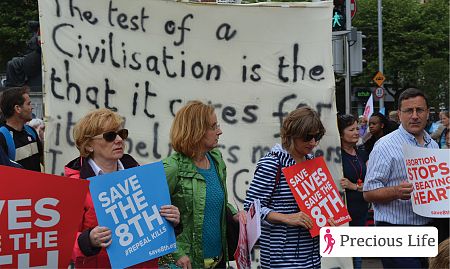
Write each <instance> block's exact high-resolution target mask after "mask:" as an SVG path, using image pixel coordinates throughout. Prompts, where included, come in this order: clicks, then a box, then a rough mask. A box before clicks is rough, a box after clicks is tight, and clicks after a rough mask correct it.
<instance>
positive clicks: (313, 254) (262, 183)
mask: <svg viewBox="0 0 450 269" xmlns="http://www.w3.org/2000/svg"><path fill="white" fill-rule="evenodd" d="M294 164H295V161H294V159H293V158H292V157H291V156H290V155H289V153H287V152H286V151H285V150H284V149H283V148H282V147H281V145H279V144H277V145H275V146H274V147H273V148H272V150H271V152H270V153H268V154H267V155H266V156H264V157H263V158H261V159H260V160H259V161H258V164H257V166H256V171H255V174H254V177H253V180H252V182H251V184H250V187H249V189H248V191H247V197H246V199H245V203H244V208H245V210H248V209H249V206H250V203H251V202H252V201H253V200H254V199H259V200H260V202H261V237H260V239H259V242H260V247H261V268H320V254H319V237H315V238H312V237H311V234H310V233H309V230H307V229H304V228H302V227H292V226H287V225H286V224H272V223H269V222H268V221H266V220H265V219H266V217H267V215H268V214H269V213H270V212H272V211H274V212H278V213H283V214H292V213H297V212H299V211H300V210H299V208H298V206H297V203H296V201H295V198H294V196H293V195H292V193H291V190H290V188H289V185H288V184H287V182H286V178H285V177H284V175H283V173H281V174H280V179H279V182H278V183H277V184H275V178H276V175H277V171H278V167H280V166H281V167H288V166H291V165H294Z"/></svg>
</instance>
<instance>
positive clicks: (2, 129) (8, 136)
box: [0, 126, 16, 161]
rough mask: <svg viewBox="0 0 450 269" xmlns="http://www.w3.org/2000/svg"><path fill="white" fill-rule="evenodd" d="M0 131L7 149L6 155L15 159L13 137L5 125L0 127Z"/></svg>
mask: <svg viewBox="0 0 450 269" xmlns="http://www.w3.org/2000/svg"><path fill="white" fill-rule="evenodd" d="M0 133H2V134H3V136H4V137H5V141H6V147H7V149H8V152H7V153H8V157H9V158H10V159H11V160H13V161H14V160H15V159H16V145H15V144H14V139H13V137H12V135H11V133H10V132H9V130H8V128H6V127H5V126H2V127H0Z"/></svg>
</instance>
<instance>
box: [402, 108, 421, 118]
mask: <svg viewBox="0 0 450 269" xmlns="http://www.w3.org/2000/svg"><path fill="white" fill-rule="evenodd" d="M414 110H415V111H416V114H417V115H418V116H421V115H423V113H425V111H427V110H426V109H423V108H420V107H417V108H407V109H404V110H400V111H401V112H402V113H405V114H406V115H408V116H412V114H413V113H414Z"/></svg>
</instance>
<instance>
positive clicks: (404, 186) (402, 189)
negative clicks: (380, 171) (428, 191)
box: [394, 181, 413, 200]
mask: <svg viewBox="0 0 450 269" xmlns="http://www.w3.org/2000/svg"><path fill="white" fill-rule="evenodd" d="M394 191H395V194H396V197H398V199H402V200H409V199H411V193H412V191H413V185H412V184H411V183H408V182H406V181H403V182H402V183H400V184H399V185H397V186H395V187H394Z"/></svg>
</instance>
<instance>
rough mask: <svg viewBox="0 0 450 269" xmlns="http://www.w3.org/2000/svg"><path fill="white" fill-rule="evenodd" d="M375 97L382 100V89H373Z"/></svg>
mask: <svg viewBox="0 0 450 269" xmlns="http://www.w3.org/2000/svg"><path fill="white" fill-rule="evenodd" d="M375 96H376V97H378V98H383V96H384V89H383V88H382V87H378V88H376V89H375Z"/></svg>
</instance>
